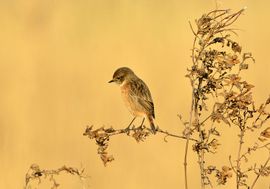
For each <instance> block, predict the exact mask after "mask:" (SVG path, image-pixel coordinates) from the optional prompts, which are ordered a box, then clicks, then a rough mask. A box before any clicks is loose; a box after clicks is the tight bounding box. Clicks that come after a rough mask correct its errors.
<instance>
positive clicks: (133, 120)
mask: <svg viewBox="0 0 270 189" xmlns="http://www.w3.org/2000/svg"><path fill="white" fill-rule="evenodd" d="M135 119H136V116H135V117H134V118H133V119H132V121H131V122H130V124H129V125H128V127H127V128H126V129H125V130H126V131H128V130H129V129H130V126H131V125H132V123H133V122H134V120H135Z"/></svg>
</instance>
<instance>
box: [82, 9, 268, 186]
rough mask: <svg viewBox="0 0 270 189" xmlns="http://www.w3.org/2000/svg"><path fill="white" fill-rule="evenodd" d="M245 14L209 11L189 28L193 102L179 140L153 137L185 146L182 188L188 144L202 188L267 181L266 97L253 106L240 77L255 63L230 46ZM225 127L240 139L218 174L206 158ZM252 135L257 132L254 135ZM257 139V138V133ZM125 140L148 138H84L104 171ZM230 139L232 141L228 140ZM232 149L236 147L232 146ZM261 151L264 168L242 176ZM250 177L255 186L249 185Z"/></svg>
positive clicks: (93, 134)
mask: <svg viewBox="0 0 270 189" xmlns="http://www.w3.org/2000/svg"><path fill="white" fill-rule="evenodd" d="M243 11H244V9H242V10H240V11H238V12H235V13H232V12H231V11H230V10H213V11H210V12H209V13H207V14H204V15H202V17H201V18H199V19H198V20H196V21H195V27H194V26H192V24H191V23H190V27H191V30H192V32H193V34H194V41H193V48H192V55H191V58H192V65H191V67H190V68H189V69H188V70H187V75H186V77H187V78H189V80H190V84H191V87H192V93H191V95H192V101H191V109H190V117H189V121H188V122H185V121H182V117H181V116H179V118H180V121H181V122H182V124H183V126H184V129H183V132H182V134H180V135H179V134H173V133H171V132H168V131H163V130H161V129H160V128H157V133H158V134H164V135H165V137H164V140H165V141H166V137H168V136H170V137H175V138H177V139H182V140H185V141H186V145H185V151H184V152H185V155H184V173H185V188H186V189H188V174H187V171H188V169H187V162H188V156H187V155H188V153H187V152H188V148H189V146H190V144H189V143H190V142H192V143H193V144H192V149H193V151H194V152H196V153H195V154H196V155H197V157H198V163H199V169H200V178H201V188H205V187H211V188H213V187H214V185H225V184H226V183H227V181H228V179H230V178H232V177H233V175H235V178H236V180H235V181H236V182H235V184H236V188H237V189H239V188H240V187H246V188H250V189H252V188H254V187H255V184H256V182H257V181H258V179H259V178H260V177H266V176H269V175H270V166H269V165H268V163H269V160H270V143H269V138H270V127H268V128H265V123H266V121H267V120H268V119H269V118H270V114H269V113H268V112H267V110H266V108H267V106H268V105H269V104H270V97H269V98H268V99H267V100H266V101H265V103H263V104H262V105H260V106H258V107H257V106H256V105H255V102H254V100H253V93H252V89H253V87H254V86H253V85H251V84H249V83H248V82H247V81H245V80H244V79H243V78H242V77H241V76H240V75H241V73H242V72H243V71H245V70H247V69H248V68H249V67H250V65H249V64H250V62H255V60H254V58H253V57H252V54H251V53H242V46H241V45H240V44H239V43H238V42H237V41H236V40H234V39H233V38H234V36H235V35H237V33H236V30H235V29H233V28H231V26H232V24H234V22H235V21H236V20H237V19H238V18H239V16H240V15H242V14H243ZM225 125H228V126H229V127H230V128H231V129H233V127H236V128H237V129H238V132H239V133H238V134H237V133H232V136H235V137H239V144H238V147H237V148H238V150H237V151H238V153H237V154H234V155H230V156H229V157H228V165H224V166H222V167H221V168H218V167H217V166H216V165H211V164H210V163H209V162H207V161H206V158H205V157H206V156H207V155H208V156H210V155H212V156H214V155H215V153H216V152H217V150H218V149H220V148H219V147H220V146H221V144H220V136H221V132H222V127H224V126H225ZM255 131H256V132H255ZM250 132H251V133H253V137H254V138H257V141H256V143H255V144H254V145H253V146H251V147H245V148H244V146H243V143H244V141H245V136H246V134H247V133H250ZM258 132H260V133H261V134H260V135H259V136H257V134H256V133H258ZM120 134H124V135H127V136H129V137H133V138H134V139H135V140H136V141H137V142H143V141H144V140H145V139H146V138H147V137H148V136H150V135H152V134H151V132H150V130H149V129H147V128H146V127H145V126H140V127H136V126H133V127H131V128H129V129H114V128H113V127H110V128H104V127H101V128H98V129H93V126H91V127H87V128H86V130H85V132H84V135H85V136H88V137H89V138H90V139H94V140H95V141H96V144H97V146H98V154H99V155H100V158H101V160H102V161H103V163H104V165H107V163H108V162H111V161H113V160H114V158H113V156H112V155H109V154H108V147H109V140H110V138H111V137H113V136H116V135H120ZM230 137H231V136H230ZM234 146H235V147H236V146H237V145H234ZM260 150H267V151H268V152H269V155H268V158H267V160H266V161H265V162H256V163H252V165H251V166H250V167H249V168H248V169H247V170H245V169H244V166H243V164H245V163H248V158H249V156H250V155H256V154H257V155H260V154H259V151H260ZM252 174H253V177H254V180H252V178H253V177H252Z"/></svg>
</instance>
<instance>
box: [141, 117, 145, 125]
mask: <svg viewBox="0 0 270 189" xmlns="http://www.w3.org/2000/svg"><path fill="white" fill-rule="evenodd" d="M144 120H145V117H144V118H143V120H142V123H141V126H140V127H142V126H143V123H144Z"/></svg>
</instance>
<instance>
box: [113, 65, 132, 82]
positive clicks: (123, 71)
mask: <svg viewBox="0 0 270 189" xmlns="http://www.w3.org/2000/svg"><path fill="white" fill-rule="evenodd" d="M134 76H135V74H134V72H133V71H132V70H131V69H130V68H127V67H122V68H118V69H117V70H116V71H115V72H114V74H113V79H112V80H110V81H109V83H113V82H114V83H116V84H118V85H121V84H123V83H124V81H126V80H128V79H130V78H132V77H134Z"/></svg>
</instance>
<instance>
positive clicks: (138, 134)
mask: <svg viewBox="0 0 270 189" xmlns="http://www.w3.org/2000/svg"><path fill="white" fill-rule="evenodd" d="M156 131H157V133H161V134H164V135H165V137H164V141H167V140H166V137H174V138H177V139H187V137H186V136H181V135H177V134H173V133H170V132H168V131H164V130H161V129H160V128H157V130H156ZM121 134H122V135H127V136H130V137H133V138H134V139H135V140H136V141H137V142H143V141H144V140H145V139H146V138H147V137H148V136H150V135H152V131H151V129H149V128H146V127H145V126H144V125H142V126H140V127H135V126H134V125H133V127H130V128H126V129H114V128H113V127H110V128H104V127H100V128H98V129H93V126H90V127H89V126H87V128H86V129H85V131H84V133H83V135H84V136H88V138H90V139H94V140H95V141H96V144H97V145H98V150H97V151H98V154H99V155H100V158H101V160H102V161H103V163H104V166H106V165H107V163H109V162H111V161H113V160H114V157H113V156H112V155H108V152H107V149H108V147H109V140H110V137H112V136H116V135H121ZM190 140H192V141H197V140H196V139H194V138H190Z"/></svg>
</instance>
